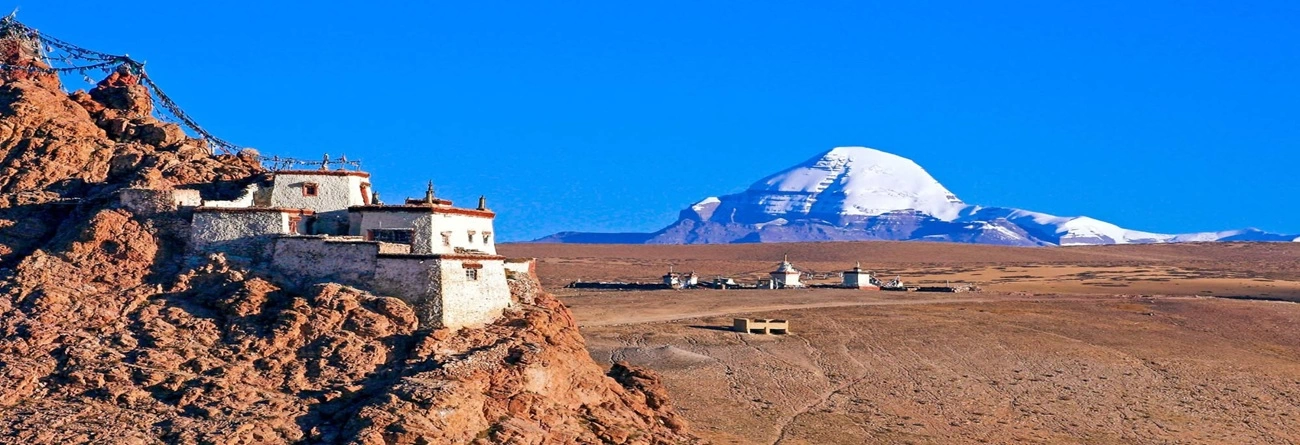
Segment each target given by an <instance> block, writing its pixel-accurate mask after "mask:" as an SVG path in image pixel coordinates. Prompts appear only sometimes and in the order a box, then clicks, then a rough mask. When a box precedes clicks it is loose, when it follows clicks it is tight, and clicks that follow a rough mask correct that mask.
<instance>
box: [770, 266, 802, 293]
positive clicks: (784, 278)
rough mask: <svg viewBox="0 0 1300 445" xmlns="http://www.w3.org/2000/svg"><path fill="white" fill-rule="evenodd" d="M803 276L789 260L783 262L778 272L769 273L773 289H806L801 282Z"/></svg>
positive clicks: (777, 269)
mask: <svg viewBox="0 0 1300 445" xmlns="http://www.w3.org/2000/svg"><path fill="white" fill-rule="evenodd" d="M802 274H803V273H802V272H799V270H798V269H795V268H794V265H792V264H790V260H789V259H786V260H785V261H782V262H781V265H779V266H777V268H776V270H774V271H772V272H770V273H768V275H769V276H771V277H772V288H773V289H784V288H795V287H804V285H803V283H801V282H799V277H800V275H802Z"/></svg>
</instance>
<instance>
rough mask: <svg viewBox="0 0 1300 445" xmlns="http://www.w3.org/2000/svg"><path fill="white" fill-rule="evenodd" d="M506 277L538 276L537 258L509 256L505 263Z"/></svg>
mask: <svg viewBox="0 0 1300 445" xmlns="http://www.w3.org/2000/svg"><path fill="white" fill-rule="evenodd" d="M504 267H505V269H506V278H515V277H519V278H524V277H532V278H536V277H537V259H536V258H508V259H506V261H505V265H504Z"/></svg>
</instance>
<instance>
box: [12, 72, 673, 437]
mask: <svg viewBox="0 0 1300 445" xmlns="http://www.w3.org/2000/svg"><path fill="white" fill-rule="evenodd" d="M5 50H6V48H5V47H2V46H0V56H8V59H6V60H8V61H10V62H12V61H14V57H17V55H18V52H15V51H9V52H6V51H5ZM25 74H27V73H24V75H21V76H20V75H10V76H2V78H3V84H0V443H23V444H46V443H60V444H62V443H91V442H94V443H124V444H147V443H213V444H237V443H245V444H251V443H290V442H294V443H298V442H301V443H358V444H417V443H432V444H441V443H518V444H568V443H636V444H668V443H694V442H696V441H697V439H695V438H694V437H693V436H691V435H690V433H689V432H687V431H686V426H685V425H684V423H683V421H682V419H681V418H680V417H679V416H678V415H677V414H675V413H674V412H673V410H672V407H671V406H670V405H669V403H668V401H667V396H666V393H665V390H664V388H663V386H662V385H661V384H660V382H659V381H658V379H657V378H656V377H655V376H654V375H653V374H651V373H649V372H648V371H646V370H642V369H637V368H632V367H628V366H624V365H617V366H615V367H614V369H613V370H605V369H603V368H602V367H600V366H598V365H597V364H596V363H595V362H594V361H593V360H592V359H591V358H590V356H589V355H588V353H587V351H586V348H585V345H584V341H583V339H582V337H581V336H580V335H579V333H578V329H577V326H576V324H575V323H574V320H573V318H572V316H571V315H570V313H569V311H568V310H567V309H566V308H565V307H564V306H563V305H562V304H560V303H559V302H558V301H557V300H556V299H555V298H553V297H551V296H549V295H547V294H545V293H543V292H541V291H540V290H539V286H537V285H536V283H533V282H529V281H528V280H527V279H526V278H524V279H521V280H519V282H517V283H512V290H513V291H514V293H515V295H514V298H515V300H516V302H517V304H516V305H515V308H514V309H511V310H510V311H508V312H507V313H506V315H505V316H504V317H502V319H501V320H499V321H498V322H496V323H493V324H491V325H488V326H483V327H479V328H467V329H463V330H460V331H457V332H452V331H448V330H433V331H430V330H424V329H421V328H420V326H419V325H418V322H417V321H416V317H415V315H414V313H413V312H412V310H411V309H410V308H409V307H408V306H407V305H406V304H405V303H403V302H401V301H400V300H397V299H394V298H388V297H384V296H377V295H371V294H368V293H365V292H362V291H358V290H355V289H351V288H347V287H343V286H339V285H322V286H317V287H316V288H314V289H313V290H312V291H311V292H308V293H306V294H295V293H292V292H288V291H285V290H282V289H281V288H280V287H279V286H277V285H276V284H275V283H274V282H273V281H272V280H270V279H269V278H267V275H266V274H264V273H262V271H258V270H249V269H247V268H243V267H240V266H237V265H233V264H230V263H228V262H227V261H225V259H224V258H223V257H221V256H219V255H217V256H212V257H208V258H192V257H188V256H187V255H186V254H185V243H186V234H187V233H188V232H187V227H188V224H189V217H188V215H186V214H185V212H184V211H183V210H178V211H162V212H141V211H138V210H137V211H133V210H132V209H131V208H129V207H126V206H123V205H122V204H121V200H120V199H119V198H118V196H120V194H119V192H121V191H122V190H124V189H126V188H128V187H130V188H145V189H153V190H171V189H176V188H188V189H199V190H201V191H202V193H203V194H204V195H205V196H207V197H213V196H218V197H220V196H225V195H229V194H234V193H237V192H238V191H239V190H240V189H242V186H243V184H245V183H246V182H247V181H249V180H250V178H253V177H256V176H257V175H259V174H260V173H261V172H262V171H261V167H260V165H259V163H258V161H257V156H255V155H250V154H248V153H244V154H240V155H227V156H213V155H211V154H210V153H209V150H208V149H207V147H206V146H205V144H204V142H203V141H201V140H196V139H191V138H189V137H188V136H186V135H185V132H184V131H182V130H181V129H180V128H179V127H177V126H175V125H173V124H169V123H164V122H160V121H157V120H155V119H154V118H153V117H151V111H152V103H151V101H150V96H149V92H148V91H147V90H146V89H145V88H144V87H142V86H141V85H139V83H138V79H135V78H134V76H132V75H131V73H130V72H129V71H119V72H117V73H114V74H113V75H112V76H110V77H109V79H105V81H104V82H101V83H100V84H99V85H97V86H96V87H94V88H93V89H92V90H91V91H89V92H81V91H78V92H75V93H71V94H67V93H64V92H62V91H61V90H60V89H59V85H58V83H57V80H58V79H57V77H55V78H53V82H51V81H50V78H49V77H41V76H28V75H25Z"/></svg>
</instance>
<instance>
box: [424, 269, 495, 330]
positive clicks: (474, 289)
mask: <svg viewBox="0 0 1300 445" xmlns="http://www.w3.org/2000/svg"><path fill="white" fill-rule="evenodd" d="M439 269H441V272H440V274H439V275H440V277H439V278H440V280H439V286H440V288H441V294H442V325H443V326H445V327H449V328H452V329H455V328H459V327H462V326H472V325H479V324H483V323H490V322H492V321H493V320H496V319H497V317H500V316H501V312H502V311H503V310H505V308H507V307H510V303H511V300H510V286H509V285H508V284H507V283H506V271H505V266H504V261H502V259H501V258H500V257H497V258H496V259H483V260H480V259H473V260H470V259H449V258H447V259H442V260H441V261H440V262H439ZM467 269H472V270H476V271H477V279H470V278H469V277H468V276H467V275H466V270H467Z"/></svg>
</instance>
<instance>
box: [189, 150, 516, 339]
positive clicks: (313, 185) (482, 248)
mask: <svg viewBox="0 0 1300 445" xmlns="http://www.w3.org/2000/svg"><path fill="white" fill-rule="evenodd" d="M324 165H325V166H326V167H325V168H322V169H320V170H289V171H277V172H272V173H268V174H266V176H265V177H263V178H259V179H258V180H256V181H254V182H253V183H252V184H251V185H249V186H248V187H247V188H246V189H245V190H244V194H243V195H242V196H240V197H239V198H237V199H234V200H230V201H209V200H204V201H202V202H201V205H200V206H199V207H197V208H195V209H194V217H193V221H192V226H191V240H192V243H191V245H192V248H193V249H194V250H195V253H198V254H207V253H217V252H220V253H224V254H225V255H227V257H230V258H232V259H237V260H243V261H248V262H252V263H260V264H269V265H270V269H271V270H272V271H273V273H274V275H275V278H276V279H277V280H278V281H280V282H282V283H284V284H285V285H286V286H288V287H290V288H297V289H304V288H306V287H309V286H312V285H315V284H320V283H327V282H335V283H340V284H344V285H349V286H353V287H357V288H361V289H365V290H368V291H371V292H374V293H376V294H379V295H386V296H393V297H397V298H401V299H402V300H404V301H406V302H407V303H409V304H410V305H411V306H412V307H413V308H414V309H415V311H416V313H417V314H418V315H419V317H420V321H421V324H422V326H424V327H430V328H438V327H447V328H459V327H463V326H470V325H477V324H483V323H488V322H491V321H493V320H495V319H496V318H497V317H498V316H499V315H500V314H501V312H502V311H503V310H504V309H505V308H506V307H508V306H510V304H511V299H510V290H509V287H508V285H507V283H506V269H507V268H510V269H511V270H527V268H526V267H520V266H518V265H513V266H510V267H507V265H506V264H505V263H506V259H505V258H504V257H501V256H499V255H497V254H496V245H495V243H494V239H493V235H494V233H493V227H492V221H493V219H494V218H495V217H496V214H495V213H493V212H492V211H491V210H488V209H487V207H486V202H485V200H484V199H483V198H479V202H478V207H477V208H472V209H470V208H460V207H453V206H452V203H451V201H447V200H444V199H439V198H437V197H435V196H434V193H433V185H432V183H430V184H429V188H428V190H427V191H426V192H425V196H424V198H423V199H408V200H406V202H405V203H403V204H399V205H384V204H382V203H380V202H379V200H378V196H377V195H376V194H375V193H374V192H373V191H372V190H371V185H370V174H369V173H365V172H361V171H349V170H328V169H327V166H328V165H329V164H328V162H326V163H325V164H324Z"/></svg>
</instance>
